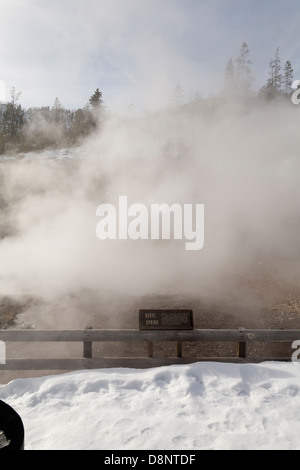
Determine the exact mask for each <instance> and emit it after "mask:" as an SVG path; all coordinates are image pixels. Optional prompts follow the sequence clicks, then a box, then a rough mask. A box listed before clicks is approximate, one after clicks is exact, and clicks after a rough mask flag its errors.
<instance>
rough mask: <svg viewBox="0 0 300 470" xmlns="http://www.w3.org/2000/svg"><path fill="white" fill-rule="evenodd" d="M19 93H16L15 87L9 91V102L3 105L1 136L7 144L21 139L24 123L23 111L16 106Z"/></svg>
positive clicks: (19, 106)
mask: <svg viewBox="0 0 300 470" xmlns="http://www.w3.org/2000/svg"><path fill="white" fill-rule="evenodd" d="M20 95H21V92H19V93H17V92H16V89H15V87H13V88H12V89H11V92H10V96H11V101H10V102H9V103H6V104H5V108H4V111H3V118H2V122H1V131H2V135H3V136H4V137H5V138H6V140H7V141H9V142H17V141H19V140H20V138H21V134H22V125H23V123H24V110H23V109H22V106H21V105H20V104H18V100H19V97H20Z"/></svg>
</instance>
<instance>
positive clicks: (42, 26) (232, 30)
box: [0, 0, 300, 110]
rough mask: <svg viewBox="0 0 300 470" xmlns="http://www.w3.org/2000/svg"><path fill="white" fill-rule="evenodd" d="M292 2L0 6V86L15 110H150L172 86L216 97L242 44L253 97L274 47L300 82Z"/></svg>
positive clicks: (71, 0)
mask: <svg viewBox="0 0 300 470" xmlns="http://www.w3.org/2000/svg"><path fill="white" fill-rule="evenodd" d="M299 25H300V2H299V0H51V1H50V0H0V66H1V67H0V80H3V81H4V82H5V84H6V88H7V90H8V91H9V90H10V89H11V87H12V86H15V87H16V89H17V90H21V91H22V95H21V99H20V100H21V103H22V105H23V106H25V107H29V106H34V105H35V106H42V105H50V106H51V105H52V104H53V102H54V99H55V97H56V96H58V97H59V99H60V100H61V102H62V104H63V105H64V106H66V107H68V108H77V107H81V106H84V105H85V104H86V103H87V101H88V98H89V97H90V96H91V94H92V93H93V91H94V90H95V89H96V88H100V90H101V91H102V92H103V98H104V101H105V104H106V105H107V107H108V109H111V110H126V109H128V108H129V106H130V105H131V104H133V105H134V107H135V108H136V109H149V110H151V109H155V108H157V107H159V106H160V105H161V104H163V105H165V104H166V103H168V102H169V100H170V97H171V95H172V92H173V90H174V89H175V86H176V84H177V83H179V84H180V85H181V86H182V88H183V90H184V99H185V101H188V100H189V99H190V97H191V96H192V95H193V93H195V92H196V91H198V92H199V93H200V94H202V95H203V96H207V95H210V94H214V93H216V92H217V90H218V89H219V88H220V87H222V83H223V76H224V70H225V66H226V63H227V62H228V60H229V59H230V57H233V58H236V57H237V56H238V54H239V50H240V47H241V44H242V42H243V41H245V42H246V43H247V44H248V46H249V49H250V58H251V60H252V61H253V66H252V69H253V74H254V77H255V82H254V88H255V89H258V88H260V87H261V86H262V85H263V84H264V83H265V81H266V79H267V76H268V64H269V61H270V59H271V57H273V55H274V53H275V50H276V48H277V46H278V47H279V51H280V57H281V60H282V65H284V62H285V61H286V60H291V61H292V65H293V68H294V71H295V73H294V79H300V62H299V61H300V28H299Z"/></svg>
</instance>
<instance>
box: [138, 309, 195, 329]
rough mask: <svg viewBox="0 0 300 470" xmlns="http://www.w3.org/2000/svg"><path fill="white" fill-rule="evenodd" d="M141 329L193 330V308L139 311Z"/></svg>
mask: <svg viewBox="0 0 300 470" xmlns="http://www.w3.org/2000/svg"><path fill="white" fill-rule="evenodd" d="M139 320H140V330H192V329H193V310H176V309H174V310H156V309H151V310H149V309H148V310H146V309H142V310H140V311H139Z"/></svg>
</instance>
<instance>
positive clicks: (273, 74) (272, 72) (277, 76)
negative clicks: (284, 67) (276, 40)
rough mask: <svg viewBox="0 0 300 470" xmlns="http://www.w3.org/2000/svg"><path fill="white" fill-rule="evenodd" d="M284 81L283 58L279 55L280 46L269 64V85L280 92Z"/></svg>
mask: <svg viewBox="0 0 300 470" xmlns="http://www.w3.org/2000/svg"><path fill="white" fill-rule="evenodd" d="M282 83H283V78H282V74H281V60H280V57H279V47H277V49H276V52H275V57H274V59H271V61H270V64H269V80H268V82H267V85H268V86H271V87H273V89H274V91H275V92H280V91H281V87H282Z"/></svg>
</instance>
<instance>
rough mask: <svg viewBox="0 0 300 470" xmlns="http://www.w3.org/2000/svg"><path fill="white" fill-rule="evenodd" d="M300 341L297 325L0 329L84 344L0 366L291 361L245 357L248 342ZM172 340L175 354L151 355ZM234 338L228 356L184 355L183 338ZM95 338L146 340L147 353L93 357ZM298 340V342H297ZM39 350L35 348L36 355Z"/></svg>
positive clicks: (9, 334) (6, 338)
mask: <svg viewBox="0 0 300 470" xmlns="http://www.w3.org/2000/svg"><path fill="white" fill-rule="evenodd" d="M295 340H299V341H300V330H296V329H286V330H284V329H261V330H253V329H244V328H239V329H206V330H205V329H198V330H197V329H196V330H192V331H188V330H186V331H185V330H184V331H178V330H171V331H170V330H168V331H145V330H144V331H140V330H93V329H85V330H61V331H58V330H0V341H1V342H3V343H4V344H8V343H11V342H14V343H16V342H19V343H33V342H35V343H38V342H40V343H45V342H55V343H56V342H66V343H69V342H73V343H74V342H77V343H82V344H83V353H82V358H72V359H51V358H49V359H48V358H47V359H29V358H28V359H26V358H22V359H10V358H9V357H7V358H6V364H2V365H0V371H1V370H66V371H67V370H81V369H95V368H107V367H132V368H148V367H158V366H162V365H170V364H188V363H192V362H198V361H218V362H242V363H243V362H263V361H269V360H272V361H275V360H276V361H277V360H280V361H291V358H292V353H293V350H292V349H290V351H291V354H290V356H286V357H252V356H251V357H247V349H246V345H247V343H252V342H263V343H265V342H269V343H271V342H285V343H290V347H291V348H292V343H293V342H294V341H295ZM168 341H172V342H175V343H176V345H177V347H176V357H153V344H154V343H156V342H168ZM203 341H215V342H234V343H236V344H237V354H236V356H230V357H183V354H182V351H183V349H182V343H183V342H203ZM94 342H125V343H130V342H139V343H141V342H145V343H147V344H148V354H147V356H145V357H93V348H92V346H93V343H94ZM299 344H300V343H299ZM36 355H38V350H35V356H36Z"/></svg>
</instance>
